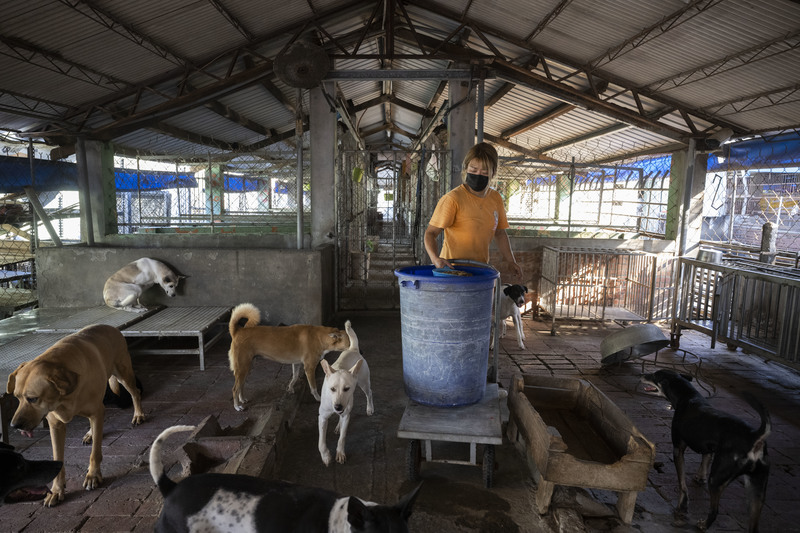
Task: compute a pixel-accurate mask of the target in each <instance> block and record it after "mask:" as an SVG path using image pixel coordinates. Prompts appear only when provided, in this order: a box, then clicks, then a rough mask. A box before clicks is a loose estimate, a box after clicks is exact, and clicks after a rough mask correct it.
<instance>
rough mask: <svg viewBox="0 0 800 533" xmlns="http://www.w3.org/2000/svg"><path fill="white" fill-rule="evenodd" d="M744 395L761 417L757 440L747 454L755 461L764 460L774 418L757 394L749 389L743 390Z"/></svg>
mask: <svg viewBox="0 0 800 533" xmlns="http://www.w3.org/2000/svg"><path fill="white" fill-rule="evenodd" d="M742 397H743V398H744V399H745V401H746V402H747V403H748V404H750V407H752V408H753V409H755V410H756V411H757V412H758V416H760V417H761V426H760V427H759V428H758V431H756V435H755V436H756V440H755V442H753V447H752V448H751V449H750V451H749V452H748V453H747V456H748V457H749V458H750V459H751V460H753V461H762V460H763V457H764V451H765V450H766V446H767V437H769V434H770V432H771V431H772V419H771V418H770V416H769V411H767V408H766V407H764V404H762V403H761V402H760V401H758V399H757V398H756V397H755V396H753V395H752V394H750V393H749V392H747V391H743V392H742Z"/></svg>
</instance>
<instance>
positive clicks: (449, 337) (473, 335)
mask: <svg viewBox="0 0 800 533" xmlns="http://www.w3.org/2000/svg"><path fill="white" fill-rule="evenodd" d="M433 269H434V266H433V265H423V266H411V267H405V268H399V269H397V270H395V271H394V273H395V276H397V278H398V281H399V285H400V326H401V332H402V340H403V382H404V384H405V389H406V394H407V395H408V397H409V398H410V399H411V400H413V401H415V402H417V403H421V404H424V405H431V406H439V407H455V406H459V405H469V404H473V403H476V402H478V401H480V400H481V399H482V398H483V395H484V393H485V392H486V371H487V366H488V361H489V338H490V336H491V328H492V299H493V294H494V290H493V289H494V284H495V280H496V279H497V278H498V277H499V274H498V272H497V271H496V270H494V269H493V268H491V267H488V266H487V267H478V266H461V265H459V266H458V269H459V270H464V271H466V272H469V273H470V274H472V276H469V277H466V276H464V277H462V276H447V277H439V276H434V275H433Z"/></svg>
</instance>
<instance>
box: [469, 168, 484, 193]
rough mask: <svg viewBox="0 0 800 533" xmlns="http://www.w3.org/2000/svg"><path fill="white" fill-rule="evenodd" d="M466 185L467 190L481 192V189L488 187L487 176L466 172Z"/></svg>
mask: <svg viewBox="0 0 800 533" xmlns="http://www.w3.org/2000/svg"><path fill="white" fill-rule="evenodd" d="M466 182H467V185H469V188H470V189H472V190H473V191H475V192H481V191H482V190H483V189H485V188H486V186H487V185H489V176H483V175H481V174H470V173H469V172H467V179H466Z"/></svg>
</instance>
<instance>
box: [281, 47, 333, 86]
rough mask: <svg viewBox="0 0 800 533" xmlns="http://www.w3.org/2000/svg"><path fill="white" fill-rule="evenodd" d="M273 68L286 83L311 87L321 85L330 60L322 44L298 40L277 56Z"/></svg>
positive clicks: (328, 68)
mask: <svg viewBox="0 0 800 533" xmlns="http://www.w3.org/2000/svg"><path fill="white" fill-rule="evenodd" d="M273 69H274V70H275V75H276V76H277V77H278V79H279V80H281V81H282V82H284V83H285V84H287V85H289V86H291V87H298V88H301V89H311V88H313V87H316V86H317V85H319V83H320V81H322V78H324V77H325V75H326V74H327V73H328V70H330V60H329V59H328V54H326V53H325V49H323V48H322V47H321V46H318V45H316V44H313V43H310V42H308V41H304V40H298V41H295V42H294V43H292V44H291V45H289V47H288V48H287V49H286V51H285V52H283V53H282V54H280V55H279V56H278V57H276V58H275V64H274V66H273Z"/></svg>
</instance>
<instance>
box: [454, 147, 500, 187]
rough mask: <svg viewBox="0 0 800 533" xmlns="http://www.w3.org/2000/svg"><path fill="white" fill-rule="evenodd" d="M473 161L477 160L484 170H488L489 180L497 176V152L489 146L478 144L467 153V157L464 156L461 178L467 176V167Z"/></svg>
mask: <svg viewBox="0 0 800 533" xmlns="http://www.w3.org/2000/svg"><path fill="white" fill-rule="evenodd" d="M473 159H477V160H478V161H480V162H481V163H483V167H484V168H487V169H489V179H491V178H493V177H494V176H495V174H497V161H498V157H497V150H495V149H494V146H492V145H491V144H489V143H485V142H483V143H478V144H476V145H475V146H473V147H472V148H470V149H469V150H468V151H467V155H465V156H464V164H463V166H462V167H461V168H462V172H461V174H462V177H464V176H466V175H467V167H468V166H469V163H470V161H472V160H473Z"/></svg>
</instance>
